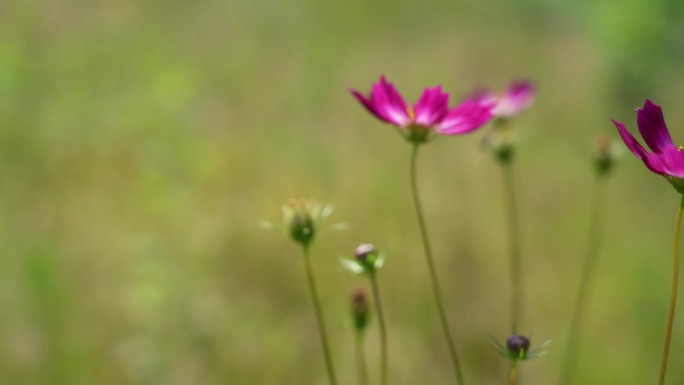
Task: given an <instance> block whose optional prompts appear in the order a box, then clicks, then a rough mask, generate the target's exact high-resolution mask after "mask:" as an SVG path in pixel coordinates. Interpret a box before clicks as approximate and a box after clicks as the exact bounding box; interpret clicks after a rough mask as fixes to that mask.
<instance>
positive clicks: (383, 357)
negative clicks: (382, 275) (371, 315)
mask: <svg viewBox="0 0 684 385" xmlns="http://www.w3.org/2000/svg"><path fill="white" fill-rule="evenodd" d="M369 277H370V281H371V287H372V290H373V301H374V302H375V312H376V313H377V314H378V326H379V327H380V385H387V363H388V350H387V326H386V325H385V314H384V312H383V310H382V301H381V300H380V288H379V287H378V278H377V276H376V274H375V271H374V270H373V271H371V272H370V274H369Z"/></svg>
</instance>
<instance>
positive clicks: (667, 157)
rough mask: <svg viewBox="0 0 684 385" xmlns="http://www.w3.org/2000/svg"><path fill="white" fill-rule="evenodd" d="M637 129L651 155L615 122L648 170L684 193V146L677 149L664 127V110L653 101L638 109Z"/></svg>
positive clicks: (626, 142)
mask: <svg viewBox="0 0 684 385" xmlns="http://www.w3.org/2000/svg"><path fill="white" fill-rule="evenodd" d="M636 112H637V126H638V127H639V132H640V133H641V137H642V138H643V139H644V141H645V142H646V145H648V147H649V148H650V149H651V151H653V152H648V151H647V150H646V149H645V148H644V147H643V146H642V145H641V144H640V143H639V142H638V141H637V140H636V139H635V138H634V136H632V134H631V133H630V132H629V131H627V128H625V124H624V123H622V122H618V121H616V120H614V119H611V120H613V123H614V124H615V127H617V129H618V132H619V133H620V136H621V137H622V140H623V141H624V142H625V145H626V146H627V148H629V150H630V151H632V153H633V154H634V155H636V156H637V158H639V159H641V160H642V161H643V162H644V164H645V165H646V167H648V169H649V170H651V171H653V172H654V173H656V174H660V175H662V176H664V177H665V178H666V179H667V180H668V181H669V182H670V183H671V184H672V186H674V188H675V189H676V190H677V191H679V192H680V193H684V152H682V150H684V147H682V146H679V147H675V145H674V144H672V138H671V137H670V133H669V132H668V130H667V125H665V118H664V117H663V110H662V109H661V108H660V106H658V105H656V104H654V103H653V102H651V101H650V100H648V99H646V101H644V106H643V107H641V108H637V110H636Z"/></svg>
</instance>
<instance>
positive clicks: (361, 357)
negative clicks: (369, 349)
mask: <svg viewBox="0 0 684 385" xmlns="http://www.w3.org/2000/svg"><path fill="white" fill-rule="evenodd" d="M364 336H365V333H364V332H363V331H362V330H357V331H356V338H354V341H355V342H354V344H355V345H356V360H357V366H358V371H359V385H368V367H367V366H366V352H365V350H364V349H363V341H364Z"/></svg>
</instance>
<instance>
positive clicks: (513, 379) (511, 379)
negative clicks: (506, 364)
mask: <svg viewBox="0 0 684 385" xmlns="http://www.w3.org/2000/svg"><path fill="white" fill-rule="evenodd" d="M517 383H518V360H513V362H511V373H510V374H509V376H508V385H516V384H517Z"/></svg>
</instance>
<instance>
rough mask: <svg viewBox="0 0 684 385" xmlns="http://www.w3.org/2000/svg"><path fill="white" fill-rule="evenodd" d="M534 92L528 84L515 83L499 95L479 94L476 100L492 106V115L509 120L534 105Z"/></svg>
mask: <svg viewBox="0 0 684 385" xmlns="http://www.w3.org/2000/svg"><path fill="white" fill-rule="evenodd" d="M534 97H535V91H534V86H532V83H530V82H522V81H520V82H515V83H513V84H511V86H510V87H508V89H507V90H506V91H505V92H503V93H501V94H493V93H490V92H487V91H485V92H481V93H479V95H477V96H476V99H477V100H479V101H480V102H481V103H485V104H487V103H491V104H492V105H493V108H492V114H493V115H494V116H496V117H499V118H510V117H513V116H515V115H518V114H519V113H521V112H523V111H524V110H526V109H528V108H530V106H531V105H532V104H533V103H534Z"/></svg>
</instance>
